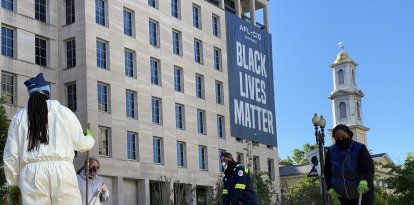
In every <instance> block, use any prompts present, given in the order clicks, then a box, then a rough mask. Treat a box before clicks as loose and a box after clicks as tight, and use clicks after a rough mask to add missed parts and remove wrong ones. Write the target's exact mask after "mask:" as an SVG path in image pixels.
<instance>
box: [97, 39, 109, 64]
mask: <svg viewBox="0 0 414 205" xmlns="http://www.w3.org/2000/svg"><path fill="white" fill-rule="evenodd" d="M106 53H107V52H106V43H105V42H103V41H99V40H97V41H96V66H98V67H99V68H103V69H106V68H107V67H106V55H107V54H106Z"/></svg>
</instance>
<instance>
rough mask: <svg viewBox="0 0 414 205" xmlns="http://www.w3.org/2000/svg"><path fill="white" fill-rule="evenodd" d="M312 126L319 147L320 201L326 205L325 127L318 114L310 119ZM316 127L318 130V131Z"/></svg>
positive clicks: (323, 120) (324, 121) (321, 117)
mask: <svg viewBox="0 0 414 205" xmlns="http://www.w3.org/2000/svg"><path fill="white" fill-rule="evenodd" d="M312 123H313V126H315V139H316V143H317V144H318V147H319V164H320V170H321V189H322V201H323V205H326V187H325V175H324V162H325V161H324V157H323V156H324V152H323V144H325V134H324V133H323V129H324V128H325V125H326V120H325V119H324V118H323V116H322V115H321V116H320V117H318V114H316V113H315V115H313V118H312ZM318 127H319V128H320V129H318Z"/></svg>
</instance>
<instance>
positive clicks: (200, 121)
mask: <svg viewBox="0 0 414 205" xmlns="http://www.w3.org/2000/svg"><path fill="white" fill-rule="evenodd" d="M205 127H206V112H205V111H204V110H197V131H198V133H199V134H206V129H205Z"/></svg>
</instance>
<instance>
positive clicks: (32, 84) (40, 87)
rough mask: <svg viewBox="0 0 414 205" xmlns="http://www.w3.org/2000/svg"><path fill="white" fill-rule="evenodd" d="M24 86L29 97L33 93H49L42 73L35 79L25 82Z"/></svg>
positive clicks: (47, 84) (48, 87) (48, 86)
mask: <svg viewBox="0 0 414 205" xmlns="http://www.w3.org/2000/svg"><path fill="white" fill-rule="evenodd" d="M24 84H25V85H26V87H27V92H28V93H29V95H30V94H32V93H33V92H35V91H47V92H49V93H50V85H49V83H48V82H47V81H45V78H44V77H43V73H39V74H38V75H37V76H36V77H34V78H30V79H29V80H26V81H25V82H24Z"/></svg>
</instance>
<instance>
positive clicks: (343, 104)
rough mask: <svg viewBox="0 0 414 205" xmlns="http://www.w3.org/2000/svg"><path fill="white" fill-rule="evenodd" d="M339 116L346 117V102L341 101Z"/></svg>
mask: <svg viewBox="0 0 414 205" xmlns="http://www.w3.org/2000/svg"><path fill="white" fill-rule="evenodd" d="M339 118H346V104H345V103H344V102H341V103H339Z"/></svg>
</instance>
